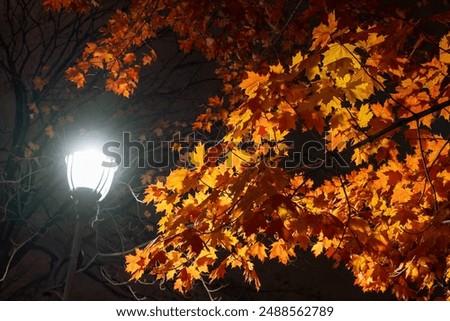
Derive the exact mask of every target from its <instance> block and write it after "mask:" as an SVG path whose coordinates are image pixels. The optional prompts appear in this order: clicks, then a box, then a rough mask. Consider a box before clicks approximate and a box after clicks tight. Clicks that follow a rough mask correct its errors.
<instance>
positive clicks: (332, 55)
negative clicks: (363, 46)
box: [323, 43, 361, 68]
mask: <svg viewBox="0 0 450 321" xmlns="http://www.w3.org/2000/svg"><path fill="white" fill-rule="evenodd" d="M355 48H356V46H355V45H352V44H349V43H346V44H343V45H341V44H340V43H332V44H330V45H328V50H327V51H325V52H324V54H323V56H324V57H323V65H324V66H327V65H329V64H331V63H333V62H336V61H338V60H341V59H344V58H348V59H350V60H351V61H352V62H353V65H354V66H355V67H358V68H360V66H361V64H360V63H359V61H358V60H357V59H356V57H358V55H357V54H356V53H355Z"/></svg>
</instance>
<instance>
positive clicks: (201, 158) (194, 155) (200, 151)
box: [189, 143, 206, 169]
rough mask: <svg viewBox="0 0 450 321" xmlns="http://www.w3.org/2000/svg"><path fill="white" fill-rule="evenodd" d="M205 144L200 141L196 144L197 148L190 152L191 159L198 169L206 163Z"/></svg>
mask: <svg viewBox="0 0 450 321" xmlns="http://www.w3.org/2000/svg"><path fill="white" fill-rule="evenodd" d="M205 154H206V153H205V144H202V143H199V144H197V146H195V150H194V151H193V152H191V153H189V161H190V162H191V164H193V165H194V166H195V167H196V168H197V169H200V168H202V167H203V165H205Z"/></svg>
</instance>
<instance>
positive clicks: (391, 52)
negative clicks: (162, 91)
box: [68, 0, 450, 299]
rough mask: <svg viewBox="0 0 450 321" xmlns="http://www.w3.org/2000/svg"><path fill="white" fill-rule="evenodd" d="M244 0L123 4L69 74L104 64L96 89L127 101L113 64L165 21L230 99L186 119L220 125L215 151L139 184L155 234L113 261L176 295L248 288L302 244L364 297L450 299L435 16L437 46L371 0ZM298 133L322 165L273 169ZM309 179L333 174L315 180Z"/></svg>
mask: <svg viewBox="0 0 450 321" xmlns="http://www.w3.org/2000/svg"><path fill="white" fill-rule="evenodd" d="M147 2H148V3H147ZM245 3H247V2H246V1H239V0H235V1H227V2H223V3H220V4H216V3H213V2H208V1H196V2H195V3H193V2H192V1H176V2H173V1H169V0H165V1H135V2H133V4H132V6H131V9H130V11H129V13H127V14H125V13H124V12H121V11H120V12H119V11H118V12H117V13H116V15H115V16H114V17H113V18H112V19H111V20H110V22H109V25H108V27H107V28H106V29H105V38H102V39H100V40H99V41H98V42H97V43H96V45H89V46H88V48H87V49H86V51H85V53H84V54H83V57H82V58H81V60H80V61H79V62H78V63H77V65H76V66H75V67H74V69H70V70H69V72H68V75H69V78H70V79H71V80H72V81H75V82H76V83H77V84H78V85H80V86H81V85H82V84H83V82H84V75H85V74H86V72H87V70H88V69H89V68H91V67H92V66H95V67H97V68H102V69H107V70H108V71H109V72H110V76H109V81H112V82H107V88H108V89H112V90H114V91H116V92H117V93H119V94H123V95H125V96H127V95H128V94H129V93H131V92H132V90H133V88H134V87H135V86H136V83H137V78H136V77H135V76H134V73H133V77H132V76H130V75H129V74H128V71H127V70H129V68H132V69H133V68H138V67H125V65H126V64H127V63H126V62H125V60H124V59H125V57H126V55H127V51H128V50H129V49H130V45H127V44H126V43H127V41H126V39H133V41H134V42H133V45H135V46H140V45H142V43H143V42H144V41H145V40H146V39H148V38H150V37H152V36H155V30H158V29H160V28H162V27H166V26H169V27H171V28H172V29H173V30H174V31H175V32H177V33H178V34H179V35H180V37H181V40H180V46H181V48H182V49H183V50H186V51H188V50H191V49H192V48H195V49H197V50H199V51H200V52H202V53H203V54H204V55H205V56H206V57H207V58H209V59H216V60H217V61H218V62H219V68H218V74H219V75H220V76H221V77H222V79H223V80H224V92H225V93H229V94H231V96H230V97H229V102H230V107H229V109H228V111H227V112H224V113H220V115H221V116H220V117H217V114H214V113H213V112H211V111H208V112H207V113H205V114H204V115H201V116H200V117H199V120H200V121H199V122H198V123H197V124H196V126H197V128H203V129H204V130H206V131H208V130H210V129H211V123H212V122H213V121H216V120H217V119H218V118H219V119H221V120H222V122H223V125H224V127H225V128H226V133H225V135H224V137H223V139H222V140H221V141H220V143H218V144H216V145H215V146H207V145H205V144H202V143H198V144H197V145H196V147H195V149H194V150H193V151H192V152H191V153H190V155H189V156H190V159H191V163H192V164H193V167H192V168H179V169H176V170H173V171H172V172H171V173H170V174H169V175H168V177H167V178H166V180H165V181H164V182H163V181H158V182H157V183H155V184H151V185H150V186H149V187H148V188H147V190H146V196H145V200H144V201H145V202H147V203H153V204H154V205H155V207H156V211H158V212H160V213H162V217H161V220H160V221H159V224H158V231H159V236H158V238H156V239H155V240H154V241H153V242H152V243H151V244H150V245H149V246H147V247H146V248H144V249H137V250H136V253H135V254H133V255H129V256H127V258H126V262H127V266H126V271H128V272H129V273H130V274H131V276H132V278H133V279H139V278H140V277H142V276H143V275H144V273H149V274H151V275H154V276H155V277H156V278H157V279H161V280H174V285H175V288H176V289H178V290H179V291H181V292H185V291H188V290H189V289H190V288H191V287H192V285H193V284H194V282H195V281H196V280H199V279H203V280H204V279H209V280H210V281H213V280H216V279H220V278H222V277H224V275H225V274H226V272H227V270H228V269H230V268H240V269H241V270H242V272H243V275H244V277H245V279H246V280H247V281H248V282H253V283H254V285H255V286H256V287H257V288H259V287H260V286H261V284H260V281H259V278H258V274H257V271H256V269H255V265H254V263H255V261H256V260H259V261H265V260H266V259H276V260H278V261H279V262H281V263H283V264H287V263H289V261H290V260H291V259H294V258H295V256H296V253H297V252H296V251H297V249H298V248H301V249H304V250H308V249H310V250H312V251H313V253H314V254H315V255H316V256H318V255H320V254H324V255H326V256H327V257H329V258H332V259H334V260H335V261H336V262H337V263H343V264H345V265H346V266H347V267H348V268H349V269H351V270H352V271H353V274H354V276H355V283H356V284H358V285H359V286H361V287H362V288H363V289H364V290H367V291H369V290H375V291H385V290H386V289H387V288H390V289H391V290H392V292H393V293H394V294H395V295H396V296H397V298H399V299H408V298H425V299H430V298H435V297H445V298H447V299H448V298H450V290H449V284H450V253H449V246H450V239H449V235H450V202H449V196H450V195H449V191H450V171H449V170H448V168H449V165H450V158H449V154H450V144H449V137H448V133H445V132H443V131H440V130H438V129H437V128H438V127H439V126H437V125H436V124H438V123H441V124H444V125H446V126H448V123H449V121H450V110H449V106H450V88H449V85H448V84H449V78H448V65H449V64H450V54H449V42H450V33H447V34H446V32H447V31H448V17H443V16H441V15H437V16H434V18H433V19H434V21H435V23H436V24H440V25H441V26H442V25H443V26H445V27H446V31H445V32H441V34H440V35H438V38H436V37H437V35H435V34H432V35H430V34H425V33H420V32H417V30H418V29H415V28H416V26H417V25H418V24H419V23H416V24H414V22H416V21H415V20H414V19H413V18H411V17H409V16H408V15H409V14H410V12H409V11H408V9H406V8H404V9H398V10H397V11H395V14H394V15H383V13H385V12H386V11H384V10H387V11H389V10H390V9H392V8H387V9H384V10H383V9H382V8H381V7H382V6H383V4H384V2H383V1H375V2H374V1H371V3H373V4H368V2H365V1H363V2H361V4H360V6H358V5H355V6H352V5H350V4H345V5H342V6H339V5H336V7H334V8H333V9H334V10H335V11H332V10H330V9H331V8H329V6H328V5H329V4H328V3H327V1H320V0H317V1H309V2H308V5H307V7H306V8H303V7H302V8H300V7H301V5H297V6H295V5H292V4H291V3H290V2H285V1H260V2H259V4H253V3H252V5H246V4H245ZM300 3H301V2H300ZM419 4H420V5H421V6H425V4H426V2H424V1H418V2H417V4H416V6H419ZM364 5H366V7H364ZM375 8H378V9H380V11H379V12H381V14H379V15H375V14H373V13H372V12H373V10H374V9H375ZM363 9H364V10H363ZM285 12H291V13H292V14H290V15H286V14H285ZM142 13H145V14H142ZM201 13H204V14H203V15H202V14H201ZM352 14H353V15H355V16H359V17H362V16H363V14H367V15H368V16H367V17H365V20H358V19H354V18H353V19H350V17H349V15H350V16H351V15H352ZM142 16H144V18H142ZM197 17H201V18H197ZM312 17H317V18H318V19H322V22H321V23H318V22H316V23H315V24H314V19H315V18H312ZM140 19H143V20H140ZM146 19H148V20H146ZM420 19H422V20H420V21H424V20H426V19H425V18H420ZM137 21H143V24H141V23H138V22H137ZM302 23H303V24H302ZM116 24H118V25H116ZM300 24H302V25H301V26H300ZM119 25H120V26H121V28H117V29H115V26H119ZM314 25H315V26H314ZM261 26H262V27H261ZM313 26H314V27H313ZM144 29H148V30H149V31H148V34H145V33H142V32H141V30H144ZM225 29H226V30H227V31H226V32H221V31H223V30H225ZM124 32H125V33H124ZM127 32H131V33H134V35H133V36H132V35H131V34H130V35H129V36H128V33H127ZM142 34H144V35H146V36H142ZM136 35H138V36H136ZM114 37H117V38H120V39H121V40H122V43H124V45H123V46H124V47H120V46H119V45H118V43H119V42H117V40H114ZM127 37H129V38H127ZM124 39H125V40H124ZM130 41H131V40H130ZM299 44H301V45H299ZM275 47H276V48H277V49H279V50H278V51H277V50H274V48H275ZM113 50H117V51H113ZM99 52H102V54H99ZM273 52H275V53H273ZM289 52H290V53H291V54H290V55H289V56H287V53H289ZM109 55H111V56H109ZM274 56H277V57H279V61H280V63H276V62H275V63H273V57H274ZM108 57H109V58H108ZM96 58H97V60H95V59H96ZM98 59H99V60H98ZM132 61H133V63H134V62H135V58H134V59H132ZM115 63H118V66H117V68H118V69H116V67H113V66H114V64H115ZM136 66H138V65H136ZM225 66H227V69H225ZM133 70H135V69H133ZM244 71H246V72H244ZM123 73H125V74H123ZM243 74H246V77H245V78H242V75H243ZM122 75H123V76H122ZM121 77H122V78H121ZM118 79H123V81H124V86H125V89H123V90H122V89H120V90H119V89H118V88H120V82H119V83H118V82H117V80H118ZM112 84H114V85H112ZM114 86H119V87H114ZM211 101H212V103H213V105H218V106H222V103H223V101H222V100H221V99H212V100H211ZM218 114H219V113H218ZM306 132H307V133H309V134H310V135H312V136H314V137H316V140H317V141H318V142H320V143H321V144H323V146H324V152H325V153H326V154H327V155H331V160H332V161H331V165H330V162H327V161H322V162H319V163H320V164H319V165H318V166H317V165H316V164H306V166H303V165H305V164H303V165H302V166H297V167H295V168H290V169H288V168H286V167H285V166H284V164H285V160H286V156H289V155H290V150H289V146H288V145H287V144H286V140H287V139H288V137H291V136H292V135H297V136H299V135H301V134H302V133H306ZM248 146H250V148H248ZM334 160H347V161H348V163H349V164H350V166H347V167H346V166H344V167H342V166H341V163H339V162H337V161H336V162H335V161H334ZM313 165H314V166H313ZM312 166H313V167H314V168H312ZM319 170H323V171H325V170H327V171H329V172H331V177H329V178H328V179H324V180H318V179H317V178H316V176H315V175H316V173H317V172H318V171H319Z"/></svg>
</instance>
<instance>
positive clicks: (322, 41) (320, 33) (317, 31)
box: [311, 12, 338, 50]
mask: <svg viewBox="0 0 450 321" xmlns="http://www.w3.org/2000/svg"><path fill="white" fill-rule="evenodd" d="M337 26H338V23H337V20H336V16H335V13H334V12H330V13H329V14H328V25H325V24H323V23H321V24H320V25H319V26H317V27H316V28H314V30H313V31H312V34H313V39H314V42H313V44H312V46H311V49H313V50H314V49H316V48H317V47H319V46H320V47H324V46H325V45H326V44H327V43H328V42H329V41H330V39H331V35H332V34H333V33H334V32H335V31H336V29H337Z"/></svg>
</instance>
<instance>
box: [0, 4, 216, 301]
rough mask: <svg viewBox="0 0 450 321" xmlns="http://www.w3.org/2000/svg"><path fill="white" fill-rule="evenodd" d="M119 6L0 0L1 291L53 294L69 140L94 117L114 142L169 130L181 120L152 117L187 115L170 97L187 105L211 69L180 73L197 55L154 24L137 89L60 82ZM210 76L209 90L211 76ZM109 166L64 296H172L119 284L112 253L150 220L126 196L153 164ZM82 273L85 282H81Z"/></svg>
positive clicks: (90, 129)
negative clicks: (183, 50)
mask: <svg viewBox="0 0 450 321" xmlns="http://www.w3.org/2000/svg"><path fill="white" fill-rule="evenodd" d="M119 6H120V4H118V3H117V2H109V3H105V4H103V5H102V6H101V7H90V10H82V12H74V11H71V10H69V11H64V12H62V11H61V12H51V11H48V10H44V8H43V6H42V2H40V1H30V0H19V1H16V0H14V1H11V0H2V1H0V12H1V15H0V71H1V72H0V90H1V95H0V96H1V99H2V106H1V108H0V298H1V299H2V300H11V299H12V300H27V299H33V300H36V299H37V300H41V299H58V298H61V291H62V290H63V288H64V279H65V273H66V270H67V265H68V261H69V254H70V251H69V250H70V246H71V243H72V235H73V231H74V221H75V220H74V218H75V215H74V214H75V212H76V210H77V207H76V206H75V204H74V202H73V200H72V199H71V198H70V195H69V189H68V185H67V178H66V174H65V164H64V156H65V154H66V152H67V150H68V149H70V148H71V147H72V144H73V143H74V141H77V140H81V141H86V140H89V139H90V138H95V137H94V136H95V135H97V134H99V133H100V130H98V128H99V127H102V128H103V129H105V130H103V131H102V132H101V134H102V135H103V136H106V138H107V139H114V140H118V138H119V137H117V136H113V134H114V133H122V132H124V131H129V132H131V134H132V139H136V140H138V138H139V137H140V136H144V135H147V136H150V135H152V134H155V132H156V133H159V132H160V131H162V129H165V131H167V132H168V130H166V128H167V127H169V126H170V129H173V130H180V128H185V127H186V125H185V124H184V123H183V122H180V124H178V125H176V124H174V123H173V121H172V120H171V119H170V116H169V117H165V118H164V117H163V116H167V114H164V113H165V111H166V110H167V108H170V109H171V110H172V111H177V110H178V111H179V113H178V115H183V118H184V119H185V121H186V122H188V121H189V119H192V120H194V119H195V117H191V118H189V117H188V116H189V115H186V114H188V113H187V112H185V111H184V110H180V109H177V108H178V107H177V106H181V105H182V104H184V106H186V105H187V106H191V105H192V106H193V107H192V108H195V106H196V104H197V103H198V102H200V101H202V100H206V99H207V96H208V94H206V93H202V92H200V89H199V87H200V86H199V85H201V84H203V83H204V82H207V83H208V82H210V79H211V78H212V76H214V72H213V68H211V67H209V68H208V67H206V69H208V72H203V71H202V72H198V73H197V74H196V76H195V77H194V76H192V75H189V77H182V76H183V75H182V76H180V74H182V73H183V74H184V73H186V72H187V71H188V72H189V73H190V72H191V71H192V70H193V71H195V70H197V69H200V68H202V70H203V69H205V65H206V66H207V65H211V63H207V62H205V60H204V59H203V58H202V57H201V56H200V55H198V54H197V55H189V56H188V55H183V54H180V52H179V51H178V48H177V46H176V43H175V44H174V45H172V43H173V42H174V41H173V39H174V36H173V34H172V33H170V32H168V31H164V30H163V31H161V32H159V33H158V38H159V40H158V41H156V42H154V43H153V44H154V45H155V46H157V47H161V48H164V52H165V57H160V58H159V62H158V64H154V65H153V66H152V68H142V69H143V72H142V74H141V84H142V86H145V90H141V91H140V93H135V94H134V96H133V97H132V98H130V99H125V98H124V97H122V96H117V95H114V94H112V93H105V91H104V90H103V88H102V87H101V86H100V85H99V83H100V82H101V81H102V80H103V75H102V74H101V73H97V74H96V75H95V76H93V77H90V78H89V82H86V84H85V85H84V87H83V88H82V89H80V90H77V89H76V86H74V85H73V84H72V83H70V82H69V81H67V79H66V78H65V72H66V70H67V69H68V68H69V67H70V66H72V65H73V64H74V63H75V60H76V58H77V57H79V56H80V55H81V54H82V52H83V49H84V47H85V46H86V44H87V43H88V42H89V41H93V40H94V39H96V38H98V37H99V36H100V32H99V28H100V27H101V26H102V25H104V24H105V23H106V22H107V20H108V18H109V16H110V15H111V14H113V13H114V11H115V10H116V8H118V7H119ZM162 43H168V44H170V45H165V44H164V45H162ZM144 69H147V70H150V69H151V71H152V73H151V74H149V73H148V72H147V70H144ZM180 70H181V71H180ZM212 83H213V86H211V87H213V88H214V87H217V85H216V84H217V83H219V82H218V81H217V80H212ZM180 88H181V89H183V90H181V89H180ZM201 90H202V91H204V88H201ZM202 97H203V98H202ZM191 101H194V102H195V104H192V102H191ZM150 105H151V106H152V108H153V109H152V110H150V109H149V108H148V106H150ZM161 106H164V108H165V109H164V111H163V108H162V107H161ZM149 119H152V124H151V125H149ZM153 120H158V121H153ZM111 133H113V134H111ZM155 136H156V134H155ZM158 138H159V137H158ZM161 139H162V138H161ZM141 156H142V155H141ZM136 158H137V156H136V155H134V154H133V155H132V159H131V160H130V161H131V162H137V160H136ZM121 172H122V173H123V171H119V172H118V174H117V175H116V184H117V185H116V186H115V189H114V192H113V193H111V195H112V197H110V198H109V199H106V200H105V201H104V202H103V203H102V207H101V208H99V210H98V212H97V213H95V212H93V216H92V217H90V220H89V222H86V226H85V227H84V233H83V236H84V238H83V243H82V255H80V261H79V262H80V265H79V269H78V273H77V279H76V283H77V290H81V291H75V295H79V298H83V299H86V298H92V299H94V298H95V297H96V295H98V293H100V294H101V297H102V298H103V299H121V298H126V299H131V298H134V297H136V296H137V297H144V296H147V297H154V296H161V295H162V296H164V297H165V298H170V297H173V296H176V297H177V296H179V294H176V295H175V294H173V293H171V292H170V291H166V292H165V293H161V292H159V293H158V294H157V295H156V294H155V293H156V291H160V288H159V285H158V284H155V285H154V288H153V289H152V287H151V286H147V287H143V286H142V285H140V284H139V283H135V282H133V284H131V282H128V275H127V274H126V273H125V271H124V269H123V255H125V254H126V253H129V252H131V251H132V250H133V249H134V247H136V246H138V245H139V244H147V243H148V242H149V240H148V238H149V236H151V235H152V234H154V233H153V232H152V229H155V228H154V227H155V226H156V223H157V222H156V219H157V217H156V216H150V215H149V214H148V211H147V212H146V211H145V210H146V209H145V208H144V206H143V205H141V204H136V199H135V196H136V195H138V194H139V193H142V192H143V190H144V188H145V187H146V185H147V184H148V182H150V181H149V178H150V177H151V176H152V175H154V176H157V175H162V174H161V173H160V172H159V170H158V169H155V170H153V171H147V170H146V169H142V168H131V169H129V170H127V171H126V177H124V176H122V175H121ZM94 210H95V209H94ZM94 214H96V215H94ZM80 275H81V277H80ZM86 280H88V281H89V283H88V284H89V286H88V288H89V289H87V287H85V286H83V284H85V283H87V282H86ZM78 281H79V282H78ZM202 291H203V290H202Z"/></svg>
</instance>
